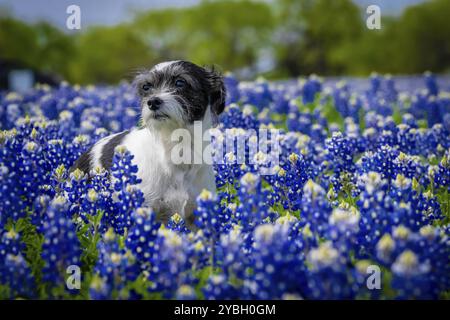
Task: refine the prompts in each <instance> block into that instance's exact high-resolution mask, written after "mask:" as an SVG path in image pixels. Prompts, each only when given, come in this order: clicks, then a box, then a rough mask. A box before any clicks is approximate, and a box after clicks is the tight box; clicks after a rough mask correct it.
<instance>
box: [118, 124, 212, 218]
mask: <svg viewBox="0 0 450 320" xmlns="http://www.w3.org/2000/svg"><path fill="white" fill-rule="evenodd" d="M121 144H122V145H124V146H125V147H126V148H127V149H128V150H129V151H130V152H131V154H133V156H134V158H133V160H132V161H133V163H134V164H136V165H137V167H138V172H137V175H138V177H139V178H140V179H141V183H140V184H139V185H138V187H139V188H140V190H142V192H143V193H144V196H145V204H146V205H148V206H150V207H152V208H153V209H154V210H155V211H156V212H157V213H158V215H160V217H161V218H162V219H163V220H166V219H167V218H168V217H170V216H171V215H172V214H174V213H179V214H180V215H181V216H183V217H187V216H189V215H191V214H192V211H193V209H194V208H195V200H196V197H197V196H198V194H199V193H200V192H201V191H202V189H208V190H210V191H212V192H215V182H214V172H213V169H212V167H211V166H210V165H207V164H195V165H185V164H182V165H175V164H173V162H172V160H171V154H170V152H171V148H170V145H168V143H167V140H165V139H164V137H163V136H161V135H160V134H159V133H155V132H152V131H151V130H149V129H148V128H144V129H136V130H133V131H131V132H130V133H129V134H128V135H127V136H126V137H125V138H124V140H123V142H122V143H121Z"/></svg>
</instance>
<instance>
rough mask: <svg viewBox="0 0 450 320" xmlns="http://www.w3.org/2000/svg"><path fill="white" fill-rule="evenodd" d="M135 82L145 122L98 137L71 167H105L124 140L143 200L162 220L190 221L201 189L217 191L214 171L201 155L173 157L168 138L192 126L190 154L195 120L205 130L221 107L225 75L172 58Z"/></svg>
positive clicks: (170, 139) (83, 168)
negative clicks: (178, 159)
mask: <svg viewBox="0 0 450 320" xmlns="http://www.w3.org/2000/svg"><path fill="white" fill-rule="evenodd" d="M134 86H135V88H136V90H137V92H138V94H139V97H140V102H141V111H142V113H141V117H142V123H143V124H144V125H145V126H144V127H143V128H133V129H131V130H129V131H124V132H120V133H117V134H113V135H110V136H108V137H105V138H103V139H101V140H99V141H98V142H96V143H95V144H94V145H93V146H92V147H91V148H90V149H89V150H88V151H87V152H86V153H84V154H83V155H82V156H81V157H80V158H79V159H78V160H77V161H76V162H75V164H74V168H79V169H80V170H82V171H84V172H85V173H89V172H91V171H92V170H93V169H94V168H96V167H103V168H105V169H107V170H109V169H110V167H111V165H112V159H113V155H114V149H115V148H116V147H117V146H118V145H123V146H125V147H126V148H127V149H128V151H130V152H131V154H133V155H134V159H133V163H134V164H136V165H137V167H138V173H137V175H138V177H139V178H140V179H141V183H140V184H139V185H138V188H140V190H141V191H142V192H143V193H144V196H145V204H146V205H147V206H149V207H152V208H153V210H154V211H155V212H156V213H157V214H158V216H159V218H160V219H162V220H163V221H166V220H167V218H168V217H169V216H170V215H172V214H174V213H179V214H180V215H181V216H182V217H184V218H185V219H187V221H188V222H190V221H192V215H191V214H192V211H193V210H194V208H195V200H196V198H197V196H198V195H199V193H200V192H201V191H202V189H208V190H210V191H211V192H215V181H214V173H213V169H212V167H211V165H208V164H206V163H204V162H205V161H201V162H202V163H201V164H193V162H191V163H188V164H186V163H181V164H176V163H174V161H173V159H172V156H173V155H172V150H173V148H174V147H175V145H177V144H178V143H179V142H178V141H172V140H173V139H172V138H171V135H172V132H173V131H174V130H176V129H186V130H187V131H188V132H190V133H191V139H192V140H191V142H189V144H190V145H189V146H188V147H189V148H191V150H192V154H194V152H195V150H194V146H193V145H194V122H196V121H202V130H203V132H204V131H205V130H208V129H209V128H211V127H212V124H213V122H215V119H217V116H218V115H219V114H220V113H221V112H222V111H223V110H224V107H225V86H224V83H223V78H222V77H221V75H220V74H218V73H217V72H215V71H214V70H208V69H206V68H202V67H199V66H197V65H195V64H193V63H191V62H187V61H170V62H163V63H160V64H158V65H156V66H154V67H153V68H152V69H150V70H148V71H145V72H142V73H140V74H138V75H137V76H136V78H135V80H134ZM197 139H198V138H197ZM200 139H201V137H200Z"/></svg>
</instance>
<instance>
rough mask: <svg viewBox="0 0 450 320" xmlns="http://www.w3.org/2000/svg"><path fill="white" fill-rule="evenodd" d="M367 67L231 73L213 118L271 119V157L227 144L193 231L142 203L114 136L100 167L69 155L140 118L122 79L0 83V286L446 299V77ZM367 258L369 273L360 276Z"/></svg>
mask: <svg viewBox="0 0 450 320" xmlns="http://www.w3.org/2000/svg"><path fill="white" fill-rule="evenodd" d="M404 80H405V81H406V82H408V79H404ZM366 82H367V84H368V85H367V87H366V88H363V89H361V88H359V89H358V90H356V89H354V87H352V86H350V85H349V84H346V83H344V82H339V81H338V82H333V83H331V84H328V85H327V84H326V83H323V82H322V81H321V80H320V79H318V78H317V77H314V76H312V77H309V78H308V79H303V80H301V81H289V82H277V83H271V82H266V81H264V80H258V81H255V82H248V83H239V82H238V81H237V80H236V79H234V78H233V76H231V75H228V76H227V77H226V85H227V89H228V96H227V108H226V110H225V112H224V114H222V116H221V118H220V127H219V128H220V129H221V130H225V129H232V130H231V132H233V134H235V135H245V134H246V132H247V131H248V130H250V129H258V128H263V127H269V128H272V127H273V128H279V129H280V130H282V131H281V132H282V134H281V137H280V140H279V141H280V144H281V151H282V152H281V157H280V164H279V167H277V170H276V172H277V173H276V174H275V175H263V174H260V173H259V168H258V165H257V164H256V165H241V164H238V163H236V159H235V157H233V155H232V154H227V155H226V156H225V164H220V165H215V171H216V183H217V188H218V192H217V194H216V195H213V194H211V193H210V192H208V191H206V190H205V191H203V192H202V193H201V195H200V196H199V198H198V201H197V203H198V208H197V210H196V212H195V216H196V224H197V226H198V230H196V231H190V230H188V229H187V228H186V226H185V223H184V221H183V220H182V219H181V217H180V216H179V215H178V214H174V215H173V216H172V218H171V219H170V221H169V223H168V224H167V225H161V224H160V223H159V222H158V221H157V220H156V214H155V213H153V212H152V211H151V210H149V209H147V208H143V207H142V204H143V195H142V193H141V192H140V191H139V190H138V189H137V188H136V187H135V185H136V183H137V178H136V175H135V174H136V170H137V168H136V167H134V166H133V165H132V163H131V159H132V155H130V154H129V153H128V152H127V150H125V149H123V148H119V150H117V151H116V154H115V156H114V162H113V168H112V170H111V172H105V171H104V170H97V171H96V172H95V174H93V177H92V179H89V180H88V179H87V177H86V176H84V175H83V174H82V173H81V172H80V171H78V170H75V171H71V170H70V167H71V166H72V164H73V162H74V161H75V160H76V159H77V158H78V157H79V156H80V155H81V153H82V152H84V151H85V150H87V148H89V146H90V145H91V144H92V143H93V142H95V141H96V140H98V139H99V138H100V137H103V136H105V135H107V134H110V133H112V132H118V131H121V130H124V129H128V128H130V127H132V126H135V125H136V124H137V123H138V118H139V104H138V101H137V99H136V96H135V94H134V93H133V92H132V89H131V87H130V86H129V85H128V84H126V83H123V84H121V85H119V86H117V87H100V86H98V87H94V86H88V87H78V86H70V85H67V84H61V85H60V86H59V87H58V88H49V87H46V86H37V87H36V88H35V89H34V90H33V91H32V92H29V93H27V94H24V95H19V94H16V93H8V92H4V93H1V95H0V128H1V129H2V132H1V136H0V144H1V146H0V148H1V149H0V185H1V193H0V297H1V298H4V299H11V298H26V299H39V298H40V299H43V298H50V299H61V298H65V299H80V298H81V299H89V298H90V299H173V298H175V299H296V298H298V299H341V298H342V299H409V298H424V299H436V298H448V297H449V290H450V239H449V230H450V229H449V226H448V224H449V219H450V206H449V200H450V196H449V192H450V86H447V87H446V85H438V82H437V80H436V78H435V77H434V76H433V75H430V74H426V75H424V77H423V79H421V81H420V83H419V84H417V85H415V86H414V87H413V88H409V90H408V91H402V90H399V89H397V83H396V81H395V80H394V79H392V78H389V77H381V76H377V75H374V76H372V77H371V78H370V79H366ZM111 175H112V176H113V177H114V178H115V179H110V178H111V177H110V176H111ZM371 265H374V266H378V267H379V268H380V271H381V284H380V287H381V288H380V289H377V288H372V290H370V289H369V288H368V286H367V283H366V282H367V279H368V277H369V276H370V274H371V273H370V272H369V273H368V270H373V269H371V268H368V267H369V266H371ZM70 266H72V267H73V266H78V267H79V268H80V270H81V285H80V287H79V289H78V288H76V287H75V288H74V287H73V286H71V285H67V283H66V282H68V283H70V281H67V280H70V279H69V278H68V277H70V276H71V275H72V274H73V272H72V271H73V270H74V269H73V268H72V267H70ZM75 269H76V267H75ZM75 271H76V270H75ZM369 287H370V286H369Z"/></svg>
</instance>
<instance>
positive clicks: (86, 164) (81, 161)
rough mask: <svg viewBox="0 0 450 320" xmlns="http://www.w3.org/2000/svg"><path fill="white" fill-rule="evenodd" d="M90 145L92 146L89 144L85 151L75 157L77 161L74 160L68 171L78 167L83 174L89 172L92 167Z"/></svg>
mask: <svg viewBox="0 0 450 320" xmlns="http://www.w3.org/2000/svg"><path fill="white" fill-rule="evenodd" d="M92 147H93V146H91V147H90V148H89V149H88V150H87V151H86V152H85V153H83V154H82V155H81V156H80V157H79V158H78V159H77V161H75V162H74V164H73V165H72V167H71V168H70V172H72V171H74V170H75V169H80V170H81V171H83V172H84V173H85V174H89V172H90V171H91V169H92V168H91V160H92V155H91V151H92Z"/></svg>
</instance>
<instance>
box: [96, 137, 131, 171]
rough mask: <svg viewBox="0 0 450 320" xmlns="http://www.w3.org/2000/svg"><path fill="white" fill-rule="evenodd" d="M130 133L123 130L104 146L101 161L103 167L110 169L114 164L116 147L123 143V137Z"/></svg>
mask: <svg viewBox="0 0 450 320" xmlns="http://www.w3.org/2000/svg"><path fill="white" fill-rule="evenodd" d="M128 133H129V131H128V130H127V131H124V132H121V133H119V134H117V135H115V136H114V137H113V138H112V139H110V140H109V141H108V142H107V143H106V144H105V145H104V146H103V148H102V155H101V157H100V163H101V165H102V167H103V168H105V169H106V170H109V169H110V168H111V166H112V161H113V157H114V149H115V148H116V147H117V146H118V145H120V144H121V142H122V141H123V138H124V137H125V136H126V135H127V134H128Z"/></svg>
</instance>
